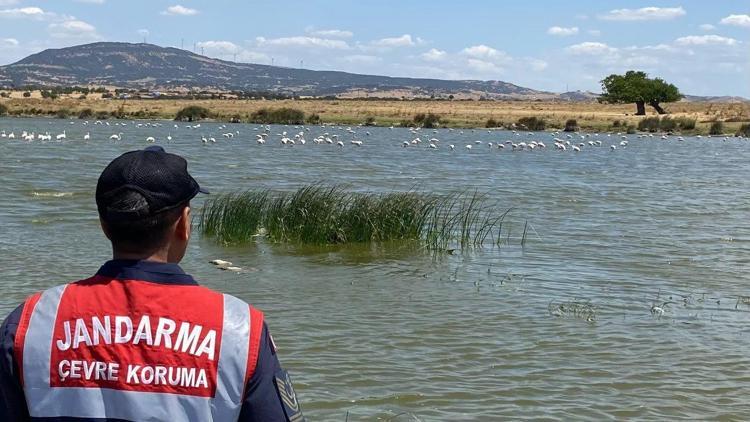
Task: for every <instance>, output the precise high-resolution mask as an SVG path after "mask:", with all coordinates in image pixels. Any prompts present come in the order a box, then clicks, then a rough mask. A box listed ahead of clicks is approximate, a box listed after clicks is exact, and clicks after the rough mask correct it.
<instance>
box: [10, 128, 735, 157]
mask: <svg viewBox="0 0 750 422" xmlns="http://www.w3.org/2000/svg"><path fill="white" fill-rule="evenodd" d="M76 123H77V122H75V121H71V122H70V125H75V124H76ZM80 124H81V125H82V126H88V125H89V124H90V123H89V122H88V121H84V122H81V123H80ZM93 125H101V126H115V127H119V128H124V127H127V126H129V125H130V126H133V127H134V128H136V129H147V128H159V127H162V126H164V123H161V122H135V121H133V122H114V124H110V122H107V121H99V120H97V121H95V122H93ZM276 127H277V128H279V127H281V128H283V129H287V130H281V131H280V132H277V133H275V134H272V127H271V126H270V125H259V126H255V127H253V128H252V131H253V132H255V134H254V137H255V143H256V144H258V145H265V144H269V143H276V144H277V145H281V146H295V145H299V146H301V145H305V144H307V142H308V141H307V139H311V142H312V143H314V144H318V145H320V144H328V145H336V146H338V147H339V148H344V147H345V146H346V145H347V143H348V144H349V145H352V146H356V147H361V146H363V145H365V142H364V141H363V139H367V137H369V136H370V132H369V131H367V130H360V129H362V128H361V127H357V130H355V129H353V128H352V127H344V126H325V125H324V126H319V128H320V129H321V130H327V131H328V132H323V133H320V134H317V135H311V128H310V127H309V126H292V127H291V128H290V127H289V126H276ZM173 129H174V130H175V131H179V130H180V129H184V130H190V131H193V132H197V131H204V132H209V131H212V130H217V131H219V134H218V135H216V136H219V137H220V138H222V137H223V138H225V139H227V140H232V139H234V138H235V137H236V138H240V137H241V133H240V131H239V130H228V129H227V125H226V124H222V125H219V126H213V125H210V126H201V124H200V123H196V124H188V125H183V126H180V125H179V124H174V125H173ZM389 129H391V130H392V129H394V127H393V126H391V127H390V128H389ZM123 130H124V129H123ZM478 130H479V129H467V130H466V132H469V133H474V132H476V131H478ZM334 131H338V132H340V133H333V132H334ZM455 131H457V132H458V133H459V134H460V135H464V132H465V131H464V130H458V129H442V133H445V132H447V133H448V135H449V136H450V134H451V133H452V132H455ZM487 132H489V133H492V132H493V131H491V130H488V131H487ZM409 133H410V136H409V138H410V139H407V140H404V141H402V142H401V144H400V145H401V147H403V148H419V147H423V148H425V147H426V148H428V149H433V150H434V149H441V148H447V149H449V150H450V151H454V150H456V148H457V145H456V144H455V143H452V144H447V145H445V143H443V142H442V141H441V140H440V139H438V138H437V136H438V134H440V133H441V130H438V129H432V130H431V134H428V133H430V130H429V129H421V128H410V129H409ZM501 133H502V134H503V135H509V136H506V137H510V138H511V139H506V140H499V141H496V142H493V141H487V142H485V141H481V140H475V141H473V142H472V143H465V145H464V146H463V147H464V149H465V150H472V149H474V148H480V146H484V147H485V148H487V149H499V150H504V149H506V148H507V149H509V150H512V151H533V150H537V149H539V150H544V149H546V148H547V145H546V144H545V142H543V141H542V140H540V139H541V137H542V136H545V135H546V136H550V137H551V138H552V140H551V141H548V142H551V145H552V146H554V148H555V149H556V150H559V151H568V150H570V151H573V152H580V151H581V150H583V149H584V148H597V147H602V146H603V145H605V142H606V145H605V146H607V145H608V146H609V148H610V149H612V150H616V149H617V148H618V147H626V146H627V145H628V142H629V141H630V137H635V138H656V137H658V139H661V140H665V141H667V140H672V139H675V140H677V141H684V140H685V138H684V137H682V136H671V135H668V134H664V135H654V134H640V135H630V136H629V135H627V134H623V133H606V134H602V135H601V136H600V134H598V133H593V134H592V133H587V134H578V133H576V134H561V133H560V132H551V133H545V134H544V135H541V134H536V133H534V132H525V133H522V132H519V131H512V132H511V133H510V134H509V133H508V132H501ZM216 136H210V135H209V136H206V135H205V134H201V135H200V138H199V139H200V142H202V143H203V144H213V143H216V142H217V140H216ZM613 136H614V140H611V138H612V137H613ZM68 137H69V135H68V133H67V130H63V131H62V132H60V133H57V134H55V135H52V134H51V133H50V132H49V131H45V132H44V133H42V132H41V131H36V132H35V131H28V130H24V131H22V132H21V133H20V134H18V135H16V133H15V132H13V131H11V132H8V131H7V130H1V131H0V138H6V139H20V140H23V141H27V142H31V141H35V140H38V141H44V142H46V141H52V140H53V139H54V141H58V142H62V141H66V140H68ZM124 137H125V133H124V132H122V131H120V130H119V129H117V131H116V132H114V133H112V134H111V135H109V137H108V139H109V140H111V141H122V140H123V138H124ZM128 137H134V138H136V139H137V138H140V136H138V135H134V134H133V133H132V131H130V133H129V134H128ZM186 137H191V136H182V137H181V138H182V139H184V138H186ZM345 137H346V138H351V139H349V140H348V142H345V141H344V138H345ZM708 137H709V138H710V137H711V136H708ZM423 138H424V139H423ZM524 138H526V140H524ZM600 138H604V140H602V139H600ZM607 138H610V140H609V141H608V140H607ZM696 138H697V139H701V138H702V136H700V135H699V136H696ZM740 138H741V137H740ZM73 139H81V140H83V141H90V140H94V138H93V137H92V135H91V131H86V133H85V134H82V136H80V137H79V138H73ZM142 139H143V140H144V141H145V142H147V143H154V142H156V141H157V137H155V136H153V135H148V136H145V137H143V138H142ZM163 139H164V140H165V141H166V142H167V143H171V142H172V141H173V137H172V131H169V132H168V134H167V136H166V137H164V138H163ZM729 139H730V138H729V137H724V138H723V140H724V141H728V140H729ZM274 140H275V141H274ZM444 145H445V146H444Z"/></svg>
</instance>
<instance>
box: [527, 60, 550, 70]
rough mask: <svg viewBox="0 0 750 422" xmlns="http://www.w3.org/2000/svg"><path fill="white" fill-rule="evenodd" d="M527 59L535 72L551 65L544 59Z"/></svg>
mask: <svg viewBox="0 0 750 422" xmlns="http://www.w3.org/2000/svg"><path fill="white" fill-rule="evenodd" d="M526 61H527V62H528V64H529V66H531V69H532V70H533V71H535V72H541V71H543V70H545V69H547V67H549V63H547V62H545V61H544V60H539V59H527V60H526Z"/></svg>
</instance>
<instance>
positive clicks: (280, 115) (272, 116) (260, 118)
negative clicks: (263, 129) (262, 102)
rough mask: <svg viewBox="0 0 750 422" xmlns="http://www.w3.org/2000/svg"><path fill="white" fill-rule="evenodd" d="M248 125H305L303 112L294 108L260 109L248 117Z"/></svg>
mask: <svg viewBox="0 0 750 422" xmlns="http://www.w3.org/2000/svg"><path fill="white" fill-rule="evenodd" d="M250 123H260V124H277V125H301V124H304V123H305V112H303V111H302V110H298V109H296V108H289V107H282V108H275V109H274V108H261V109H260V110H258V111H255V112H253V114H251V115H250Z"/></svg>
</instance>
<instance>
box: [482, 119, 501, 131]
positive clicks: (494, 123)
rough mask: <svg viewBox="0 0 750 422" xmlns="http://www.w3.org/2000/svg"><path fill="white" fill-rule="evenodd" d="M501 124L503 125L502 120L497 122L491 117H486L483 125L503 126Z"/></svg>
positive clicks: (489, 126)
mask: <svg viewBox="0 0 750 422" xmlns="http://www.w3.org/2000/svg"><path fill="white" fill-rule="evenodd" d="M503 126H504V124H503V122H499V121H497V120H495V119H493V118H491V117H490V118H489V119H487V122H486V123H485V124H484V127H486V128H488V129H490V128H494V127H503Z"/></svg>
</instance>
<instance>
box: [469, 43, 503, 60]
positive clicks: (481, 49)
mask: <svg viewBox="0 0 750 422" xmlns="http://www.w3.org/2000/svg"><path fill="white" fill-rule="evenodd" d="M461 53H462V54H464V55H466V56H469V57H473V58H476V59H504V58H507V57H508V55H507V54H506V53H505V52H503V51H499V50H496V49H494V48H492V47H488V46H486V45H484V44H480V45H474V46H471V47H466V48H464V49H463V50H461Z"/></svg>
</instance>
